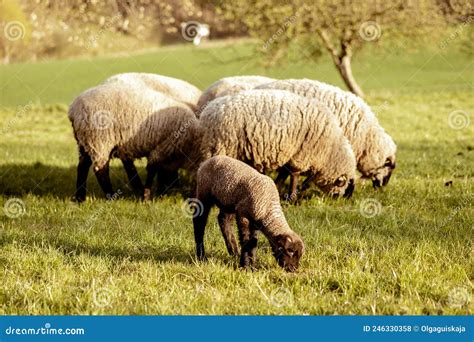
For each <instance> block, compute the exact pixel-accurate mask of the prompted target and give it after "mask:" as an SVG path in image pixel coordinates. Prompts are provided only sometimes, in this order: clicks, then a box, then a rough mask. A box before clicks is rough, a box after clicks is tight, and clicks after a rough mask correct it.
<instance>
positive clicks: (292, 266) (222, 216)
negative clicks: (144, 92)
mask: <svg viewBox="0 0 474 342" xmlns="http://www.w3.org/2000/svg"><path fill="white" fill-rule="evenodd" d="M196 198H197V200H198V201H200V202H201V203H202V212H200V213H198V214H199V215H195V217H194V218H193V224H194V237H195V240H196V254H197V256H198V258H199V259H203V258H204V257H205V252H204V230H205V227H206V223H207V218H208V215H209V211H210V209H211V207H212V206H213V205H217V206H218V207H219V209H220V213H219V216H218V221H219V226H220V228H221V231H222V235H223V236H224V240H225V243H226V246H227V249H228V251H229V254H231V255H237V254H238V251H237V243H236V242H235V237H234V234H233V227H232V217H233V216H234V215H235V216H236V221H237V226H238V230H239V238H240V245H241V255H240V266H242V267H247V266H249V265H251V264H252V263H253V262H254V261H255V258H256V249H257V239H258V236H257V233H258V231H259V230H260V231H262V233H263V234H264V235H265V236H266V237H267V238H268V240H269V241H270V244H271V246H272V250H273V255H274V256H275V259H276V260H277V262H278V265H280V266H281V267H282V268H284V269H285V270H287V271H295V270H296V269H297V268H298V264H299V260H300V258H301V256H302V255H303V253H304V244H303V241H302V240H301V238H300V237H299V236H298V234H296V233H295V232H294V231H293V230H291V228H290V227H289V225H288V223H287V222H286V219H285V216H284V214H283V211H282V208H281V205H280V198H279V195H278V191H277V189H276V187H275V183H274V182H273V181H272V179H271V178H270V177H267V176H265V175H262V174H259V173H258V172H257V171H256V170H254V169H253V168H251V167H250V166H248V165H246V164H244V163H242V162H240V161H238V160H235V159H232V158H229V157H226V156H216V157H213V158H211V159H209V160H206V161H205V162H204V163H202V164H201V166H200V167H199V170H198V172H197V185H196Z"/></svg>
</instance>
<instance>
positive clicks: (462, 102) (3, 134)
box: [0, 42, 474, 315]
mask: <svg viewBox="0 0 474 342" xmlns="http://www.w3.org/2000/svg"><path fill="white" fill-rule="evenodd" d="M252 54H253V52H252V43H251V42H237V43H233V44H232V45H226V44H221V45H219V44H218V45H210V46H209V47H207V48H206V47H199V48H198V49H196V48H194V47H190V46H178V47H170V48H164V49H162V50H156V51H148V52H143V53H137V54H134V55H125V54H123V55H116V56H109V57H101V58H94V59H87V58H84V59H71V60H63V61H42V62H38V63H27V64H14V65H9V66H0V78H1V84H0V100H1V107H0V129H1V131H0V206H1V209H0V268H1V271H0V283H1V286H0V314H35V315H37V314H86V315H87V314H99V315H103V314H310V315H315V314H316V315H317V314H324V315H325V314H395V315H397V314H415V315H418V314H428V315H438V314H442V315H448V314H473V313H474V310H473V309H474V304H473V300H472V290H473V280H474V266H473V265H474V263H473V240H474V239H473V237H474V234H473V226H474V210H473V207H472V203H473V191H474V161H473V159H474V122H473V121H474V118H473V117H472V109H473V108H474V97H473V88H472V87H473V80H474V65H473V63H472V59H469V58H468V57H466V56H463V55H461V54H458V53H456V52H449V51H447V52H443V53H440V52H438V51H431V50H425V51H422V52H419V53H416V54H410V55H406V54H395V53H393V54H384V55H375V56H373V54H372V53H371V51H370V50H369V51H368V52H367V53H366V54H365V55H364V56H362V57H361V58H360V59H359V60H358V61H356V62H355V65H354V72H355V75H356V77H357V78H358V80H359V82H360V83H361V85H362V86H363V88H364V89H365V91H366V92H367V95H368V96H367V102H368V103H369V104H370V105H371V106H372V107H373V109H374V111H375V112H376V114H377V115H378V117H379V119H380V121H381V123H382V125H383V126H384V127H385V129H386V130H387V131H388V132H389V133H390V134H391V135H392V136H393V138H394V140H395V141H396V142H397V144H398V154H397V168H396V170H395V172H394V175H393V176H392V179H391V181H390V184H389V185H388V187H386V188H385V189H383V190H379V191H374V190H373V189H372V187H371V184H369V183H364V182H359V183H358V184H357V186H356V190H355V192H354V195H353V197H352V198H351V199H350V200H343V199H341V200H332V199H329V198H325V197H321V196H319V195H317V194H314V195H313V196H311V197H309V198H305V199H303V200H301V201H300V203H298V204H297V205H292V204H287V203H284V204H283V206H284V211H285V214H286V216H287V219H288V222H289V224H290V226H291V227H292V228H293V229H294V230H295V231H297V232H298V233H299V234H300V235H301V236H302V238H303V240H304V241H305V244H306V254H305V255H304V257H303V259H302V263H301V265H300V269H299V271H298V272H297V273H295V274H288V273H285V272H284V271H282V270H281V269H280V268H279V267H278V266H277V265H276V262H275V261H274V259H273V257H272V255H271V253H270V248H269V244H268V242H267V241H266V239H265V238H264V237H261V239H260V242H259V251H258V261H257V265H256V268H255V269H254V270H248V271H242V270H240V269H239V268H238V262H237V260H232V259H231V258H230V257H229V256H228V255H227V252H226V250H225V246H224V242H223V239H222V237H221V234H220V231H219V228H218V226H217V220H216V215H217V212H216V210H213V212H212V213H211V216H210V222H209V224H208V227H207V231H206V240H205V243H206V247H207V252H208V256H209V260H208V261H207V262H205V263H200V262H197V261H196V260H195V258H194V240H193V229H192V220H191V218H190V216H189V214H188V213H187V211H186V210H185V209H184V205H183V201H184V200H185V198H186V197H187V194H188V193H189V184H188V183H186V181H183V183H182V187H181V188H177V189H173V190H172V191H171V193H170V194H168V195H165V196H162V197H159V198H155V199H154V200H153V202H151V203H142V202H141V201H140V200H139V199H138V198H137V196H136V195H134V194H133V191H132V190H131V189H130V187H129V186H128V184H127V180H126V176H125V172H124V170H123V169H122V167H121V164H120V163H119V162H118V161H114V162H113V163H112V168H111V173H112V181H113V184H114V186H115V188H116V189H120V190H121V192H122V196H120V198H119V199H117V200H115V201H105V200H104V199H103V195H102V192H101V191H100V189H99V187H98V184H97V182H96V180H95V178H94V177H93V175H92V174H90V178H89V190H90V192H89V197H88V201H87V202H85V203H83V204H81V205H78V204H76V203H73V202H71V201H70V198H71V196H72V194H73V192H74V184H75V167H76V163H77V149H76V145H75V141H74V138H73V136H72V129H71V127H70V123H69V121H68V119H67V116H66V111H67V105H68V104H69V103H70V102H71V101H72V99H73V98H74V97H75V96H77V95H78V94H79V93H80V92H81V91H82V90H84V89H86V88H88V87H90V86H93V85H95V84H97V83H99V82H100V81H102V80H103V79H104V78H106V77H107V76H109V75H112V74H114V73H118V72H125V71H141V72H154V73H160V74H165V75H169V76H174V77H179V78H182V79H185V80H187V81H190V82H191V83H194V84H196V85H197V86H198V87H200V88H205V87H206V86H208V85H209V84H210V83H212V82H213V81H214V80H216V79H218V78H220V77H223V76H227V75H235V74H265V75H269V76H273V77H278V78H291V77H295V78H300V77H308V78H315V79H319V80H322V81H326V82H329V83H334V84H337V85H341V83H340V80H339V78H338V76H337V74H336V72H335V71H334V68H333V66H332V64H331V62H330V61H329V60H327V59H323V60H322V61H321V62H320V63H318V64H310V63H309V64H293V65H291V66H283V67H274V68H270V69H263V68H262V67H261V66H260V65H259V64H258V60H257V61H255V59H253V58H252ZM138 165H139V166H140V168H139V171H140V174H141V175H142V176H144V174H145V170H144V163H143V161H142V162H139V163H138ZM142 179H143V177H142Z"/></svg>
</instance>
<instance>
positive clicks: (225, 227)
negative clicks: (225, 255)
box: [217, 210, 239, 256]
mask: <svg viewBox="0 0 474 342" xmlns="http://www.w3.org/2000/svg"><path fill="white" fill-rule="evenodd" d="M233 218H234V215H233V214H227V213H225V212H224V211H222V210H221V211H220V212H219V215H218V216H217V221H218V222H219V227H220V228H221V232H222V236H223V237H224V241H225V246H226V247H227V251H228V252H229V254H230V255H231V256H237V255H239V249H238V247H237V242H236V241H235V236H234V232H233V231H232V221H233Z"/></svg>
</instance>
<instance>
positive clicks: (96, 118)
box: [68, 82, 198, 201]
mask: <svg viewBox="0 0 474 342" xmlns="http://www.w3.org/2000/svg"><path fill="white" fill-rule="evenodd" d="M68 116H69V119H70V120H71V123H72V127H73V130H74V136H75V138H76V141H77V144H78V146H79V164H78V167H77V184H76V185H77V190H76V195H75V197H76V199H77V200H78V201H84V200H85V196H86V181H87V175H88V171H89V168H90V166H91V165H92V166H93V169H94V172H95V174H96V176H97V180H98V181H99V184H100V186H101V188H102V190H103V191H104V192H105V194H106V197H110V196H112V194H113V190H112V185H111V183H110V177H109V160H110V158H111V157H118V158H120V159H122V160H127V161H131V162H132V165H133V160H134V159H136V158H141V157H147V158H148V165H147V171H148V175H147V180H146V183H145V190H144V198H145V199H149V198H150V197H151V185H152V182H153V178H154V176H155V175H156V174H157V173H160V172H164V173H166V172H173V171H176V170H177V169H178V168H179V167H181V166H183V165H186V162H191V160H190V159H189V157H190V154H188V152H187V151H188V148H189V147H190V146H192V143H193V142H194V141H195V139H194V133H195V128H196V125H197V124H198V119H197V118H196V116H195V115H194V113H193V112H192V111H191V109H189V107H188V106H186V105H185V104H183V103H181V102H178V101H175V100H173V99H172V98H170V97H168V96H166V95H163V94H161V93H159V92H156V91H154V90H152V89H150V88H146V87H143V86H141V85H131V84H122V83H119V82H117V83H106V84H102V85H99V86H97V87H94V88H92V89H89V90H87V91H85V92H84V93H82V94H81V95H79V96H78V97H77V98H76V99H75V100H74V102H73V103H72V104H71V106H70V108H69V113H68ZM140 183H141V182H140Z"/></svg>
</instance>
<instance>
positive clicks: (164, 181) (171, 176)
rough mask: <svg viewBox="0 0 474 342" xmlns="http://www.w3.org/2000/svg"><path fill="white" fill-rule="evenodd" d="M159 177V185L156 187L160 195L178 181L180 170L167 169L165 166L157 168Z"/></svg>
mask: <svg viewBox="0 0 474 342" xmlns="http://www.w3.org/2000/svg"><path fill="white" fill-rule="evenodd" d="M157 177H158V187H157V188H156V192H157V193H158V194H160V195H162V194H164V193H165V192H166V191H167V190H168V189H169V188H171V186H172V185H173V184H175V183H177V182H178V171H177V170H173V171H169V170H165V169H163V168H159V169H158V170H157Z"/></svg>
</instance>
